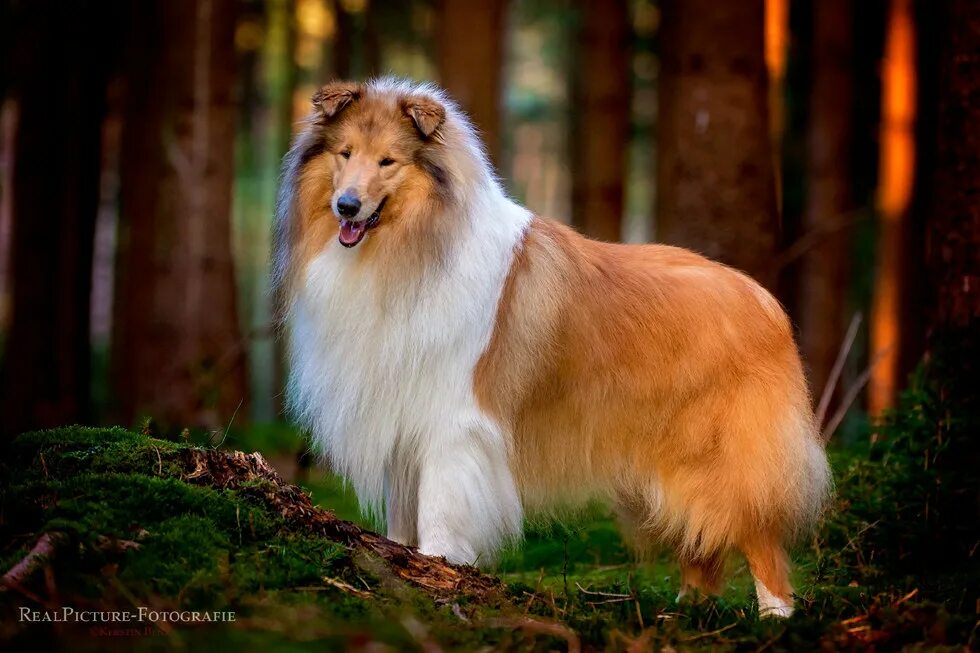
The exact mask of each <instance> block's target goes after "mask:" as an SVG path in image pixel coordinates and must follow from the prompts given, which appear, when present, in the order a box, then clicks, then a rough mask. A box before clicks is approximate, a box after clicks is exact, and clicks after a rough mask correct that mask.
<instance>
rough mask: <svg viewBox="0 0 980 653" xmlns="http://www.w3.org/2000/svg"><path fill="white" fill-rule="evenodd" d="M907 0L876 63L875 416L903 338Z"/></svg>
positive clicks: (892, 385)
mask: <svg viewBox="0 0 980 653" xmlns="http://www.w3.org/2000/svg"><path fill="white" fill-rule="evenodd" d="M912 9H913V7H912V0H891V2H890V3H889V8H888V31H887V35H886V38H885V53H884V60H883V62H882V66H881V68H882V88H881V96H882V98H881V129H880V138H879V141H880V146H879V156H878V161H879V175H878V188H877V192H876V198H875V204H876V207H877V210H878V218H879V222H878V242H877V246H876V261H875V267H876V269H875V280H874V296H873V302H872V307H871V323H870V328H869V338H870V349H871V351H870V354H871V357H872V360H874V361H876V365H875V367H874V368H873V371H872V374H871V379H870V381H869V383H868V410H869V412H870V413H872V414H874V415H877V414H879V413H881V411H882V410H884V409H886V408H889V407H891V406H892V405H893V403H894V401H895V395H896V392H897V390H898V388H899V386H900V384H901V379H900V376H899V358H900V352H901V349H902V342H903V340H904V339H905V337H906V334H905V325H904V324H903V323H902V320H901V316H902V305H903V303H904V301H905V297H904V296H903V295H904V292H905V289H904V288H903V287H902V278H903V274H902V271H903V270H904V269H905V268H906V267H907V266H908V264H909V261H908V252H907V251H905V248H904V246H903V245H904V241H905V235H906V234H907V233H908V229H909V220H908V217H909V216H908V214H909V209H910V206H911V201H912V191H913V189H914V186H915V159H916V151H915V150H916V143H915V134H914V127H915V121H916V85H917V83H918V82H917V71H916V69H915V63H916V30H915V21H914V17H913V11H912Z"/></svg>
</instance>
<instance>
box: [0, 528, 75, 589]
mask: <svg viewBox="0 0 980 653" xmlns="http://www.w3.org/2000/svg"><path fill="white" fill-rule="evenodd" d="M66 540H67V538H66V537H65V535H64V534H63V533H44V534H43V535H41V537H39V538H38V539H37V543H36V544H35V545H34V548H32V549H31V550H30V552H29V553H28V554H27V555H26V556H24V557H23V558H22V559H21V561H20V562H18V563H17V564H16V565H14V566H13V567H11V568H10V570H9V571H8V572H7V573H5V574H4V575H3V577H2V578H0V592H6V591H7V590H8V589H17V590H21V588H22V587H23V586H24V583H25V582H26V581H27V579H28V578H30V577H31V575H33V574H34V572H35V571H37V570H39V569H42V568H44V567H45V566H47V564H48V562H49V561H50V560H51V559H52V558H53V557H54V556H55V555H56V554H57V552H58V547H59V546H60V545H61V543H62V542H64V541H66Z"/></svg>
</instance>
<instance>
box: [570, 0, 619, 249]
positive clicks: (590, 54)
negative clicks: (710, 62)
mask: <svg viewBox="0 0 980 653" xmlns="http://www.w3.org/2000/svg"><path fill="white" fill-rule="evenodd" d="M577 4H578V10H579V16H578V19H579V25H580V29H579V35H578V44H579V45H578V48H577V49H576V51H577V53H578V54H577V56H578V61H577V62H576V65H575V66H574V70H573V75H574V82H573V98H572V107H571V110H572V120H573V131H572V135H571V145H572V224H573V225H574V226H575V227H576V228H577V229H578V230H579V231H581V232H582V233H584V234H586V235H588V236H592V237H594V238H599V239H601V240H607V241H618V240H620V238H621V237H622V222H623V206H624V200H625V188H624V186H625V181H626V160H627V156H628V154H627V145H628V142H629V129H630V105H629V101H630V74H629V72H630V71H629V53H630V47H629V45H630V25H629V12H628V6H627V3H626V2H625V0H579V2H578V3H577Z"/></svg>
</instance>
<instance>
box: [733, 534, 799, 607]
mask: <svg viewBox="0 0 980 653" xmlns="http://www.w3.org/2000/svg"><path fill="white" fill-rule="evenodd" d="M739 548H740V549H741V550H742V553H744V554H745V558H746V560H748V563H749V568H750V569H751V570H752V576H753V578H755V592H756V597H757V598H758V600H759V616H760V617H788V616H790V615H792V614H793V586H792V585H790V582H789V556H787V555H786V549H785V548H783V545H782V543H781V542H780V541H779V539H778V538H775V537H772V536H771V535H765V534H760V535H758V536H756V537H753V538H752V539H749V540H746V541H744V542H742V543H740V544H739Z"/></svg>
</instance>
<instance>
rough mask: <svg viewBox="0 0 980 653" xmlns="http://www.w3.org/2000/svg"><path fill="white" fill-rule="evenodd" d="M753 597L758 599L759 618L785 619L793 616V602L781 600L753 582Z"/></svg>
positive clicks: (758, 583) (756, 582) (759, 584)
mask: <svg viewBox="0 0 980 653" xmlns="http://www.w3.org/2000/svg"><path fill="white" fill-rule="evenodd" d="M755 595H756V597H757V598H758V599H759V616H760V617H777V618H779V619H785V618H786V617H789V616H792V614H793V600H792V599H789V600H786V599H782V598H780V597H778V596H776V595H775V594H773V593H772V592H770V591H769V588H768V587H766V586H765V585H763V584H762V583H760V582H759V581H755Z"/></svg>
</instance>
